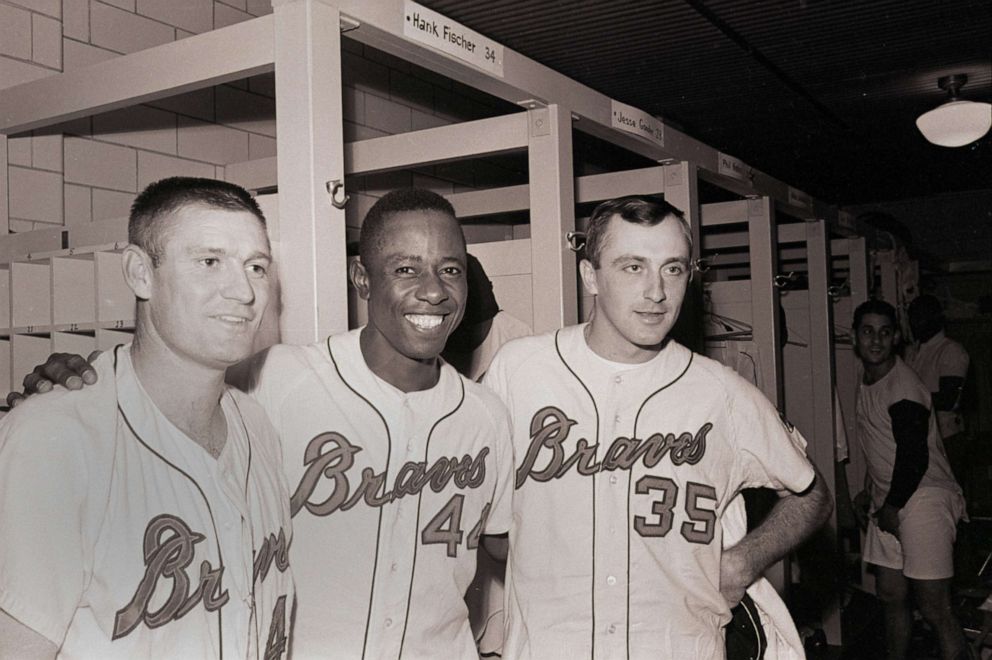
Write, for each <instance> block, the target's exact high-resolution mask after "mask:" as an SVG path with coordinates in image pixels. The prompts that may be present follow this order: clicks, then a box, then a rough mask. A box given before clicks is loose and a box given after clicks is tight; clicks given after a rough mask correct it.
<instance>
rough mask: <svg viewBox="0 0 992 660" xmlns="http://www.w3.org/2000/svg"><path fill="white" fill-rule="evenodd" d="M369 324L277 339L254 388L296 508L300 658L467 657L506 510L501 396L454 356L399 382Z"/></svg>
mask: <svg viewBox="0 0 992 660" xmlns="http://www.w3.org/2000/svg"><path fill="white" fill-rule="evenodd" d="M360 332H361V331H360V330H354V331H352V332H349V333H345V334H342V335H337V336H334V337H331V338H330V339H328V340H327V341H325V342H321V343H318V344H314V345H311V346H305V347H301V346H275V347H273V348H272V349H270V350H269V352H268V354H267V355H266V356H265V358H264V365H263V366H262V367H261V369H260V371H259V372H258V374H257V383H256V385H255V387H254V391H253V394H254V396H255V397H256V398H257V400H258V401H259V402H261V404H262V406H263V407H264V408H265V409H266V410H267V411H268V413H269V416H270V419H271V420H272V423H273V424H274V425H275V426H276V428H278V429H279V432H280V435H281V437H282V445H283V456H284V463H285V466H286V470H287V474H288V476H289V482H290V490H291V492H292V506H291V509H292V511H293V515H294V528H295V530H296V538H295V541H294V543H293V551H292V552H293V565H294V568H295V570H296V574H297V576H298V580H297V583H298V589H299V608H298V611H297V616H296V629H295V632H294V639H295V641H294V647H293V652H294V655H295V656H296V657H298V658H300V657H302V658H311V657H318V656H319V657H332V658H428V657H430V658H466V657H474V656H475V654H476V651H475V644H474V642H473V640H472V634H471V630H470V628H469V622H468V609H467V608H466V606H465V601H464V595H465V591H466V589H467V588H468V585H469V583H470V582H471V581H472V576H473V575H474V573H475V565H476V562H475V555H476V548H477V547H478V545H479V536H480V534H482V533H483V532H485V533H504V532H506V531H507V529H508V526H509V519H510V509H509V507H510V502H509V497H510V495H511V493H512V486H511V485H510V484H511V481H510V480H511V479H512V470H513V459H512V454H511V452H512V448H511V446H510V442H509V421H508V419H507V416H506V410H505V408H504V407H503V405H502V404H501V403H500V401H499V400H498V399H497V398H496V397H495V396H494V395H493V394H492V393H491V392H489V391H488V390H486V389H485V388H484V387H482V386H481V385H479V384H477V383H473V382H472V381H469V380H467V379H465V378H463V377H461V376H460V375H459V374H458V373H457V372H456V371H455V370H454V369H453V368H452V367H451V366H449V365H447V364H445V365H443V366H442V368H441V375H440V380H439V381H438V383H437V385H435V386H434V387H432V388H430V389H428V390H425V391H421V392H410V393H404V392H402V391H400V390H398V389H396V388H395V387H393V386H392V385H390V384H388V383H386V382H385V381H383V380H381V379H379V378H378V377H377V376H375V374H373V373H372V372H371V370H369V368H368V367H367V366H366V364H365V360H364V358H363V357H362V353H361V349H360V346H359V335H360Z"/></svg>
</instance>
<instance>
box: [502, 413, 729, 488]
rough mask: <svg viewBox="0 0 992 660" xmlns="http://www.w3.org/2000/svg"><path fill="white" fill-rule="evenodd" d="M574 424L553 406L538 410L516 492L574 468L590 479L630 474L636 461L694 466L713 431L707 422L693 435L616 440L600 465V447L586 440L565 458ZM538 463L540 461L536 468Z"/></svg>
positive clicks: (688, 432) (664, 435) (686, 433)
mask: <svg viewBox="0 0 992 660" xmlns="http://www.w3.org/2000/svg"><path fill="white" fill-rule="evenodd" d="M575 424H576V421H575V420H574V419H569V417H568V415H566V414H565V413H564V412H563V411H562V410H560V409H559V408H556V407H555V406H546V407H544V408H541V409H540V410H538V411H537V412H536V413H535V414H534V416H533V417H532V418H531V422H530V446H529V447H528V448H527V454H526V455H525V456H524V460H523V463H521V465H520V467H519V468H517V474H516V488H520V487H521V486H523V485H524V483H525V482H526V481H527V477H530V478H532V479H534V480H535V481H550V480H551V479H556V478H559V477H563V476H565V474H567V473H568V471H569V470H570V469H572V468H573V467H574V468H575V469H576V471H577V472H578V473H579V474H581V475H583V476H589V475H592V474H595V473H597V472H601V471H603V470H617V469H619V470H629V469H630V468H631V467H632V466H633V465H634V463H636V462H637V461H639V460H642V461H643V462H644V466H645V467H647V468H652V467H654V466H655V465H657V464H658V463H660V462H661V459H663V458H664V457H665V455H666V454H667V455H668V457H669V459H670V460H671V461H672V464H673V465H683V464H688V465H695V464H696V463H698V462H699V461H700V460H702V458H703V455H704V454H705V453H706V435H707V434H708V433H709V432H710V430H711V429H712V428H713V424H712V423H710V422H707V423H705V424H703V425H702V426H701V427H700V428H699V430H698V431H696V432H695V433H692V432H690V431H684V432H682V433H678V434H676V433H653V434H651V435H649V436H648V437H647V438H644V439H638V438H626V437H624V436H619V437H617V438H616V439H615V440H613V442H612V443H611V444H610V446H609V448H607V450H606V454H605V455H604V456H603V460H602V461H597V460H596V454H597V450H598V449H599V443H596V444H592V445H591V444H589V441H588V440H586V439H585V438H579V439H578V440H577V441H576V442H575V450H574V451H573V452H572V454H571V455H569V456H566V454H565V448H564V447H563V445H564V443H565V439H566V438H568V434H569V431H570V430H571V428H572V427H573V426H575ZM539 461H543V462H542V463H540V465H539Z"/></svg>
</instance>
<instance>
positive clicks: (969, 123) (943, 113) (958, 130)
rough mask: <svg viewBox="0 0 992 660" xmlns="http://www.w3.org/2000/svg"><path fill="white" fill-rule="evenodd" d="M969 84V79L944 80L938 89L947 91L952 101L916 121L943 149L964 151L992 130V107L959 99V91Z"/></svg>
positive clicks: (926, 113)
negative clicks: (962, 149) (959, 148)
mask: <svg viewBox="0 0 992 660" xmlns="http://www.w3.org/2000/svg"><path fill="white" fill-rule="evenodd" d="M966 82H968V76H966V75H964V74H963V73H962V74H957V75H953V76H943V77H941V78H940V79H939V80H938V81H937V86H938V87H940V88H941V89H943V90H946V91H947V94H948V96H949V97H950V99H949V100H948V101H947V102H946V103H944V104H943V105H940V106H937V107H936V108H934V109H933V110H931V111H929V112H924V113H923V114H922V115H920V116H919V118H918V119H917V120H916V126H917V128H919V129H920V133H923V137H925V138H926V139H927V140H928V141H929V142H932V143H933V144H936V145H938V146H941V147H963V146H964V145H966V144H970V143H972V142H974V141H975V140H977V139H978V138H980V137H982V136H983V135H985V134H986V133H988V132H989V129H990V128H992V105H990V104H988V103H976V102H975V101H965V100H964V99H960V98H958V90H959V89H961V88H962V87H964V84H965V83H966Z"/></svg>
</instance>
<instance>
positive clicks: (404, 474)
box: [290, 432, 489, 516]
mask: <svg viewBox="0 0 992 660" xmlns="http://www.w3.org/2000/svg"><path fill="white" fill-rule="evenodd" d="M360 451H362V448H361V447H356V446H355V445H353V444H351V442H349V441H348V439H347V438H345V437H344V436H343V435H341V434H340V433H334V432H326V433H321V434H320V435H318V436H316V437H315V438H313V440H311V441H310V443H309V444H308V445H307V448H306V451H305V452H304V454H303V464H304V465H306V466H307V469H306V472H304V473H303V478H302V479H300V483H299V485H298V486H297V487H296V491H295V492H294V493H293V496H292V498H291V499H290V513H291V514H292V515H293V516H295V515H296V514H297V513H298V512H299V511H300V510H301V509H303V508H304V507H306V509H307V511H309V512H310V513H312V514H313V515H315V516H328V515H330V514H332V513H334V512H335V511H337V510H338V509H340V510H342V511H347V510H348V509H350V508H352V507H353V506H355V505H356V504H358V502H360V501H362V500H364V501H365V503H366V504H367V505H368V506H372V507H379V506H384V505H386V504H389V503H390V502H392V501H394V500H397V499H399V498H401V497H404V496H406V495H416V494H418V493H419V492H420V491H421V490H422V489H423V488H424V487H425V486H428V485H430V487H431V489H432V490H433V491H434V492H436V493H440V492H441V491H442V490H444V487H445V486H446V485H448V483H449V482H451V481H454V483H455V486H457V487H458V488H461V489H465V488H478V487H479V486H480V485H482V482H483V481H485V479H486V456H487V455H488V454H489V447H483V448H482V449H480V450H479V453H478V454H476V456H475V457H474V458H473V457H472V456H471V455H469V454H465V455H464V456H462V457H461V458H448V457H446V456H442V457H440V458H438V459H437V460H436V461H434V463H433V464H431V465H428V464H427V462H426V461H407V462H406V463H404V464H403V466H402V467H401V468H400V469H399V471H398V472H397V473H396V478H395V479H393V483H392V488H391V489H389V490H387V489H386V472H379V473H376V472H375V471H374V470H373V469H372V468H368V467H367V468H364V469H363V470H362V474H361V481H360V482H359V484H358V487H357V488H356V489H355V491H354V492H351V482H350V480H349V474H348V472H349V471H350V470H351V468H352V467H353V466H354V464H355V455H356V454H357V453H358V452H360ZM322 477H323V478H325V479H327V480H329V481H330V482H332V484H333V487H334V489H333V492H332V493H331V494H330V495H329V496H328V497H327V498H326V499H325V500H323V501H322V502H311V501H310V498H311V497H312V496H313V493H314V490H315V489H316V488H317V484H318V483H319V482H320V481H321V478H322Z"/></svg>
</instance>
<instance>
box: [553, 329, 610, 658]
mask: <svg viewBox="0 0 992 660" xmlns="http://www.w3.org/2000/svg"><path fill="white" fill-rule="evenodd" d="M560 334H561V330H556V331H555V352H556V353H557V354H558V359H559V360H561V363H562V364H563V365H564V366H565V368H566V369H567V370H568V373H570V374H572V377H573V378H575V380H576V381H577V382H578V383H579V385H581V386H582V389H583V390H585V392H586V394H588V395H589V400H590V401H592V410H593V414H594V415H595V417H596V452H597V454H598V453H599V406H597V405H596V398H595V397H594V396H593V395H592V392H590V391H589V388H588V387H586V384H585V383H584V382H582V379H581V378H579V375H578V374H577V373H575V370H574V369H572V367H571V365H569V364H568V361H567V360H566V359H565V356H564V355H562V352H561V344H560V343H559V335H560ZM595 458H597V459H598V458H599V457H598V456H596V457H595ZM596 478H597V477H593V478H592V479H590V480H589V483H590V484H591V486H592V535H591V539H590V541H589V542H590V543H591V544H592V552H591V553H590V555H591V556H592V580H591V581H590V582H591V585H590V587H591V588H590V592H591V594H592V596H591V600H590V603H589V606H590V607H589V611H590V619H591V621H592V625H591V626H590V630H589V657H590V658H595V657H596Z"/></svg>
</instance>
